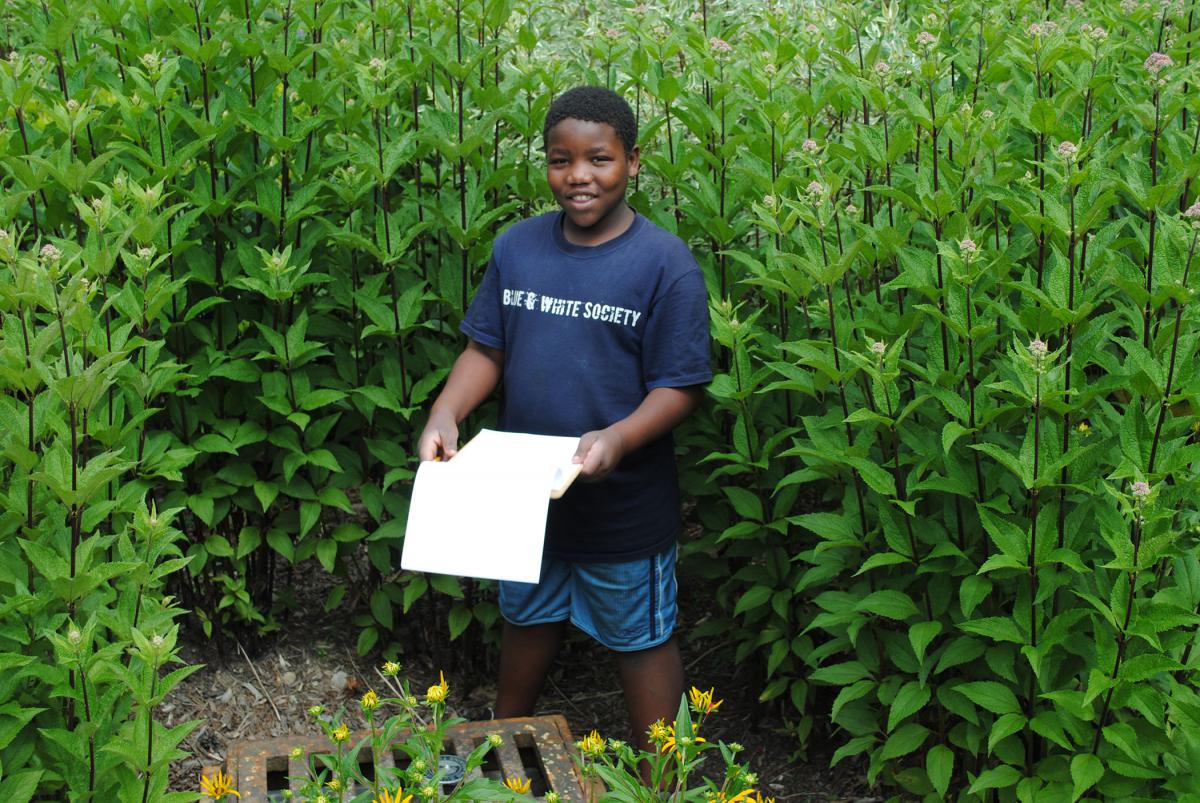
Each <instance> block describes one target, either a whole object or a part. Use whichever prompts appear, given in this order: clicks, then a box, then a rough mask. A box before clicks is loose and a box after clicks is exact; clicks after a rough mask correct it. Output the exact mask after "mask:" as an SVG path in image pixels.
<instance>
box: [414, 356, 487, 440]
mask: <svg viewBox="0 0 1200 803" xmlns="http://www.w3.org/2000/svg"><path fill="white" fill-rule="evenodd" d="M503 373H504V352H503V351H502V350H500V349H494V348H492V347H491V346H485V345H483V344H482V343H477V342H476V341H474V340H471V341H468V342H467V347H466V348H465V349H463V352H462V354H460V355H458V359H457V360H455V361H454V367H453V368H451V369H450V376H449V377H448V378H447V379H446V386H445V387H444V388H442V392H441V393H439V394H438V397H437V401H435V402H434V403H433V407H432V408H430V410H429V421H428V423H426V424H425V430H424V431H423V432H422V433H421V439H420V441H418V444H417V454H418V455H419V456H420V458H421V459H422V460H434V459H438V458H440V459H444V460H449V459H450V458H451V457H454V455H455V453H457V452H458V423H459V422H460V421H462V420H463V419H464V418H466V417H467V416H468V415H469V414H470V413H471V411H472V410H474V409H475V408H476V407H478V406H479V405H480V404H482V403H483V401H484V399H486V398H487V397H488V396H489V395H490V394H491V392H492V391H493V390H495V389H496V386H497V385H498V384H500V377H501V376H502V375H503Z"/></svg>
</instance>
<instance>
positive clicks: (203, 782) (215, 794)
mask: <svg viewBox="0 0 1200 803" xmlns="http://www.w3.org/2000/svg"><path fill="white" fill-rule="evenodd" d="M200 791H201V792H202V793H204V794H206V795H208V796H209V797H211V798H212V799H213V800H224V799H225V797H226V796H227V795H233V796H234V797H236V798H240V797H241V796H242V795H241V793H239V792H237V791H236V790H234V788H233V776H232V775H228V774H226V773H224V772H221V771H220V770H217V774H216V775H214V776H213V777H211V778H209V777H208V776H207V775H206V776H203V777H202V778H200Z"/></svg>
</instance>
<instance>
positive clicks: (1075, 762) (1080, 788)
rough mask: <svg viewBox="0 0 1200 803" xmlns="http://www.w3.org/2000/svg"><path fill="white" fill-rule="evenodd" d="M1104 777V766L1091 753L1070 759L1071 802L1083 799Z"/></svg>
mask: <svg viewBox="0 0 1200 803" xmlns="http://www.w3.org/2000/svg"><path fill="white" fill-rule="evenodd" d="M1103 777H1104V765H1103V764H1102V763H1100V759H1099V758H1097V757H1096V756H1094V755H1092V754H1091V753H1078V754H1076V755H1075V756H1073V757H1072V758H1071V787H1072V789H1071V800H1072V803H1074V801H1076V800H1078V799H1079V798H1081V797H1083V795H1084V793H1085V792H1087V790H1089V789H1091V788H1092V787H1093V786H1095V785H1096V784H1097V783H1099V782H1100V779H1101V778H1103Z"/></svg>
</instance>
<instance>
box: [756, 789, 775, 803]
mask: <svg viewBox="0 0 1200 803" xmlns="http://www.w3.org/2000/svg"><path fill="white" fill-rule="evenodd" d="M754 803H775V798H773V797H763V796H762V792H755V793H754Z"/></svg>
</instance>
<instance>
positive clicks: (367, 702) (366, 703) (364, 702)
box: [358, 691, 379, 711]
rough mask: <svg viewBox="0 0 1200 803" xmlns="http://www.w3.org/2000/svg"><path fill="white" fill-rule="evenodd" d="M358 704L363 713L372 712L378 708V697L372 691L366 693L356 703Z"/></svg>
mask: <svg viewBox="0 0 1200 803" xmlns="http://www.w3.org/2000/svg"><path fill="white" fill-rule="evenodd" d="M358 704H359V706H361V707H362V710H363V711H374V710H375V709H376V708H378V707H379V695H378V694H376V693H375V692H374V691H368V692H367V693H366V694H364V695H363V696H362V699H361V700H359V701H358Z"/></svg>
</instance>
